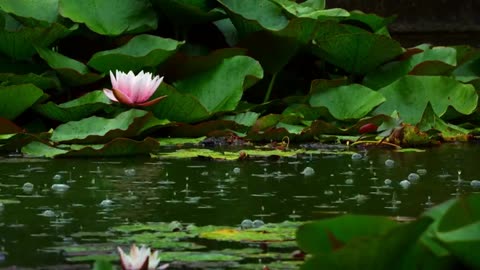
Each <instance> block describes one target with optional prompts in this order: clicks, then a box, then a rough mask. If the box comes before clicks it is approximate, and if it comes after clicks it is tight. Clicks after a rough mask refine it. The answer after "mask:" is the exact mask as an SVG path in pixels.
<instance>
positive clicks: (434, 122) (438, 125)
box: [417, 103, 470, 141]
mask: <svg viewBox="0 0 480 270" xmlns="http://www.w3.org/2000/svg"><path fill="white" fill-rule="evenodd" d="M417 127H418V128H419V129H420V131H431V130H432V129H433V130H436V131H439V132H440V133H441V136H442V137H443V139H444V140H446V141H452V140H455V141H467V140H468V135H467V134H468V133H469V132H470V131H469V130H467V129H464V128H461V127H459V126H456V125H452V124H449V123H446V122H445V121H443V120H442V119H441V118H440V117H438V115H436V114H435V112H434V111H433V109H432V106H431V105H430V103H428V105H427V108H426V109H425V112H424V114H423V116H422V120H421V121H420V123H418V125H417Z"/></svg>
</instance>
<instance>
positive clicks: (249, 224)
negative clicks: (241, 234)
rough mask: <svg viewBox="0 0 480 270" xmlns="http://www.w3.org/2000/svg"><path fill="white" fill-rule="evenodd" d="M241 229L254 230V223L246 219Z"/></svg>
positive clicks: (241, 224)
mask: <svg viewBox="0 0 480 270" xmlns="http://www.w3.org/2000/svg"><path fill="white" fill-rule="evenodd" d="M240 228H241V229H242V230H245V229H250V228H253V221H252V220H250V219H244V220H243V221H242V222H241V223H240Z"/></svg>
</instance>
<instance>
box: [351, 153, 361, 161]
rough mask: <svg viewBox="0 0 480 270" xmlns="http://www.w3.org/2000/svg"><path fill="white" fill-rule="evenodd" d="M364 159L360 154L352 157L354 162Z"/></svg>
mask: <svg viewBox="0 0 480 270" xmlns="http://www.w3.org/2000/svg"><path fill="white" fill-rule="evenodd" d="M362 157H363V156H362V154H360V153H354V154H353V155H352V160H360V159H362Z"/></svg>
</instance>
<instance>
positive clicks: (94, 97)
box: [33, 91, 111, 123]
mask: <svg viewBox="0 0 480 270" xmlns="http://www.w3.org/2000/svg"><path fill="white" fill-rule="evenodd" d="M109 104H111V102H110V100H109V99H108V98H107V96H105V94H104V93H103V91H93V92H90V93H87V94H85V95H83V96H81V97H79V98H77V99H74V100H71V101H68V102H65V103H62V104H58V105H57V104H55V103H53V102H48V103H47V104H41V105H37V106H35V107H34V108H33V109H34V110H35V111H37V112H38V113H40V114H42V115H44V116H46V117H48V118H50V119H54V120H57V121H60V122H64V123H65V122H69V121H77V120H81V119H82V118H85V117H87V116H90V115H92V114H93V113H95V112H97V111H99V110H101V109H103V108H105V107H106V106H108V105H109Z"/></svg>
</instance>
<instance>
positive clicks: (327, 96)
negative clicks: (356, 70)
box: [310, 84, 385, 120]
mask: <svg viewBox="0 0 480 270" xmlns="http://www.w3.org/2000/svg"><path fill="white" fill-rule="evenodd" d="M384 101H385V98H384V97H383V95H382V94H380V93H378V92H376V91H373V90H371V89H370V88H368V87H365V86H362V85H359V84H351V85H345V86H339V87H335V88H330V89H328V90H324V91H321V92H317V93H314V94H313V95H312V96H311V98H310V105H311V106H313V107H326V108H328V111H329V112H330V113H331V114H332V116H333V117H335V118H336V119H338V120H350V119H360V118H362V117H364V116H365V115H367V114H368V113H369V112H370V111H371V110H372V109H373V108H375V107H376V106H378V105H379V104H381V103H382V102H384Z"/></svg>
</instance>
